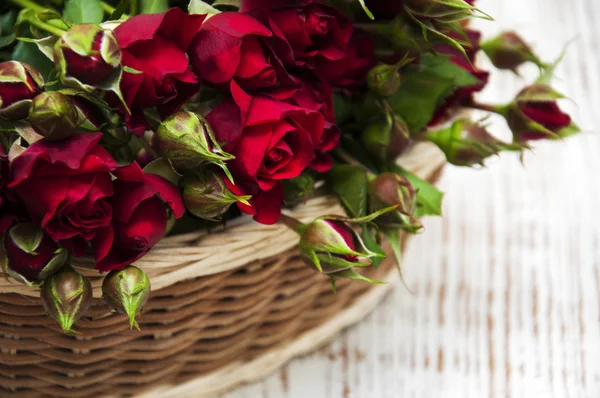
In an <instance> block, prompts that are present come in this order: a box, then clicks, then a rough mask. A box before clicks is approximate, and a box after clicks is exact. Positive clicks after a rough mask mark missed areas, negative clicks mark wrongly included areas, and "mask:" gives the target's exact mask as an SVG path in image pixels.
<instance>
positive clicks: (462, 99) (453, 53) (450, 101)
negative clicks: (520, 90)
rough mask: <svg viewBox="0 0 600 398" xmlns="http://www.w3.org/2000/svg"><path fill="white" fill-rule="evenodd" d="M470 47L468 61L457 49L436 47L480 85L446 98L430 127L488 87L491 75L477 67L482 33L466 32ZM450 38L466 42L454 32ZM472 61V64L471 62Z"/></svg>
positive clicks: (467, 50)
mask: <svg viewBox="0 0 600 398" xmlns="http://www.w3.org/2000/svg"><path fill="white" fill-rule="evenodd" d="M465 32H466V34H467V37H468V40H469V43H470V44H471V46H470V47H466V48H465V50H466V53H467V56H468V58H469V59H468V60H467V59H466V58H465V56H464V55H463V54H461V53H460V52H459V51H458V50H457V49H455V48H453V47H451V46H449V45H446V44H441V45H436V46H434V47H435V49H436V50H437V51H438V52H439V53H440V54H444V55H447V56H449V57H450V60H451V61H452V62H453V63H455V64H456V65H458V66H460V67H461V68H463V69H464V70H466V71H468V72H469V73H470V74H471V75H473V77H475V78H477V79H478V80H479V83H476V84H473V85H471V86H468V87H462V88H459V89H458V90H456V91H454V93H453V94H452V95H451V96H449V97H448V98H446V100H445V101H444V103H443V104H442V105H441V106H440V107H439V108H438V110H437V111H436V113H435V115H434V117H433V119H432V120H431V122H429V125H430V126H434V125H436V124H438V123H440V122H442V121H443V120H444V119H445V118H446V117H447V115H448V111H449V110H450V109H452V108H455V107H458V106H460V105H462V104H465V103H468V102H470V101H471V100H472V99H473V94H474V93H476V92H478V91H481V90H483V88H484V87H485V86H486V85H487V82H488V78H489V73H488V72H486V71H482V70H479V69H477V68H476V67H475V63H476V56H477V53H478V52H479V50H480V49H481V47H480V46H479V42H480V40H481V32H478V31H476V30H472V29H466V30H465ZM448 36H451V37H453V38H455V39H460V40H464V38H462V37H460V36H459V35H458V33H455V32H452V33H449V34H448ZM469 61H470V62H469Z"/></svg>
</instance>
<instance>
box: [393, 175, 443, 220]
mask: <svg viewBox="0 0 600 398" xmlns="http://www.w3.org/2000/svg"><path fill="white" fill-rule="evenodd" d="M394 171H395V172H396V173H399V174H401V175H403V176H404V177H406V178H407V179H408V181H409V182H410V183H411V184H412V186H413V188H414V189H415V192H416V193H417V208H416V210H415V214H414V216H415V217H422V216H441V215H442V199H443V198H444V194H443V193H442V192H441V191H440V190H439V189H437V188H436V187H435V186H433V185H431V184H430V183H429V182H427V181H425V180H422V179H421V178H419V177H417V176H416V175H414V174H412V173H410V172H409V171H406V170H404V169H403V168H401V167H400V166H397V167H395V168H394Z"/></svg>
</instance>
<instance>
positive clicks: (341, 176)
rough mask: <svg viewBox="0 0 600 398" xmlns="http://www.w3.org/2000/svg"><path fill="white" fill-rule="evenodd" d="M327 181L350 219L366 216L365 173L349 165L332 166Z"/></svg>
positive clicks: (360, 168) (366, 181)
mask: <svg viewBox="0 0 600 398" xmlns="http://www.w3.org/2000/svg"><path fill="white" fill-rule="evenodd" d="M329 180H330V181H331V186H332V188H333V191H334V192H335V193H336V195H338V196H339V198H340V200H341V201H342V204H343V205H344V207H345V208H346V211H347V212H348V214H349V215H350V216H351V217H363V216H365V215H366V214H367V188H368V179H367V171H366V170H365V169H364V168H362V167H360V166H354V165H350V164H337V165H334V166H333V168H332V169H331V171H330V172H329Z"/></svg>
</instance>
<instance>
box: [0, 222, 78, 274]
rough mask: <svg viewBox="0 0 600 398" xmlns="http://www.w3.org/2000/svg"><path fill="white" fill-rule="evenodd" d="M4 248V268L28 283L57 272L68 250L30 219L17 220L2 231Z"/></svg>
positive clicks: (66, 256)
mask: <svg viewBox="0 0 600 398" xmlns="http://www.w3.org/2000/svg"><path fill="white" fill-rule="evenodd" d="M4 250H5V253H6V258H5V261H4V263H3V267H4V272H5V273H6V274H8V275H10V276H12V277H13V278H15V279H17V280H19V281H21V282H23V283H25V284H27V285H31V286H34V285H37V284H39V283H40V282H42V281H43V280H44V279H46V278H48V277H49V276H51V275H52V274H54V273H55V272H57V271H58V270H59V269H60V268H61V267H62V266H63V265H64V264H65V262H66V261H67V259H68V257H69V253H68V251H66V250H65V249H63V248H59V247H58V245H57V244H56V243H54V241H53V240H52V239H50V237H49V236H48V235H47V234H46V233H45V232H44V230H42V229H41V228H40V227H39V226H37V225H35V224H34V223H30V222H22V223H18V224H16V225H15V226H13V227H12V228H11V229H10V230H9V231H8V233H6V234H5V239H4Z"/></svg>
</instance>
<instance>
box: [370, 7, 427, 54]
mask: <svg viewBox="0 0 600 398" xmlns="http://www.w3.org/2000/svg"><path fill="white" fill-rule="evenodd" d="M379 29H380V30H381V31H380V34H381V36H382V37H386V38H387V39H388V40H389V41H390V43H391V45H392V47H393V49H394V50H396V51H397V52H398V53H400V54H405V55H406V56H408V57H419V56H420V55H421V54H422V53H423V52H424V51H426V50H428V49H430V48H431V43H429V42H428V41H427V39H426V37H424V36H423V32H422V31H421V30H420V29H418V27H416V26H414V24H412V23H409V22H408V21H407V20H405V19H403V18H400V17H398V18H396V19H395V20H394V21H391V22H390V23H388V24H385V25H382V26H381V27H380V28H379Z"/></svg>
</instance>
